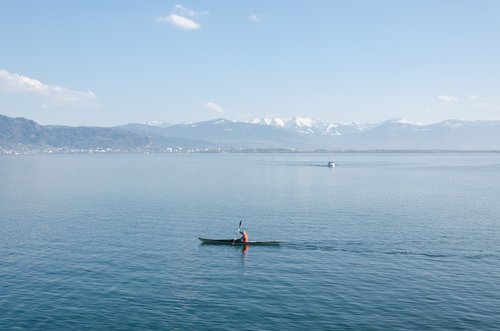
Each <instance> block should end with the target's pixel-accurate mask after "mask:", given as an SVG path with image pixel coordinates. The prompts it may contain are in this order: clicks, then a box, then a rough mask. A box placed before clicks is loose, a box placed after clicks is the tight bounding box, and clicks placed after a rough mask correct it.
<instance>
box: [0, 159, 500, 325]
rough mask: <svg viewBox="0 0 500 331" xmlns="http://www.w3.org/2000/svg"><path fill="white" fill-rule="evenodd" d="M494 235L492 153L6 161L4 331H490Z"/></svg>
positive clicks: (1, 222) (497, 198)
mask: <svg viewBox="0 0 500 331" xmlns="http://www.w3.org/2000/svg"><path fill="white" fill-rule="evenodd" d="M329 160H334V161H336V162H337V163H338V167H336V168H334V169H329V168H327V167H326V166H325V165H326V162H327V161H329ZM499 218H500V155H499V154H339V155H325V154H323V155H315V154H302V155H275V154H274V155H225V154H211V155H39V156H15V157H14V156H0V330H18V329H19V330H21V329H28V330H139V329H141V330H146V329H165V330H187V329H196V330H204V329H221V330H224V329H226V330H230V329H234V328H240V329H246V330H278V329H279V330H285V329H293V330H301V329H305V328H309V329H312V330H321V329H325V330H326V329H329V330H331V329H339V330H388V329H397V330H452V329H453V330H461V329H463V330H498V327H499V325H500V219H499ZM240 220H243V224H244V226H245V228H246V229H247V230H248V232H249V233H250V236H251V239H255V240H281V241H283V242H284V243H283V244H282V245H281V246H280V247H250V249H249V250H248V251H243V250H242V249H241V247H232V246H208V245H200V243H199V241H198V239H197V237H198V236H203V237H209V238H232V237H233V236H234V233H235V228H236V227H237V225H238V222H239V221H240Z"/></svg>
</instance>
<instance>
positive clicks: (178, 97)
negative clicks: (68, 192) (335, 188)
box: [0, 0, 500, 126]
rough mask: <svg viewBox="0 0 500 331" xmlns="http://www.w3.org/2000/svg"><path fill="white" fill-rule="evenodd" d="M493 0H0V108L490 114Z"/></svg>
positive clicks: (494, 80)
mask: <svg viewBox="0 0 500 331" xmlns="http://www.w3.org/2000/svg"><path fill="white" fill-rule="evenodd" d="M499 41H500V1H493V0H492V1H484V0H470V1H460V0H453V1H451V0H450V1H445V0H439V1H436V0H419V1H398V0H392V1H388V0H385V1H375V0H366V1H356V0H353V1H347V0H346V1H333V0H328V1H299V0H296V1H291V0H288V1H279V0H273V1H269V0H263V1H237V0H227V1H165V0H163V1H156V0H148V1H139V0H136V1H126V0H120V1H118V0H108V1H91V0H86V1H63V0H45V1H35V0H33V1H25V0H5V1H2V2H0V42H1V47H0V114H4V115H8V116H22V117H28V118H31V119H34V120H36V121H39V122H40V123H43V124H49V123H50V124H68V125H104V126H108V125H118V124H124V123H129V122H143V121H162V122H168V123H178V122H185V121H200V120H209V119H213V118H219V117H224V118H228V119H233V120H247V119H251V118H254V117H262V116H281V117H293V116H304V117H312V118H315V119H318V120H323V121H329V122H347V121H359V122H378V121H383V120H387V119H391V118H398V117H403V118H406V119H408V120H410V121H415V122H423V123H429V122H437V121H440V120H444V119H464V120H477V119H491V120H500V42H499Z"/></svg>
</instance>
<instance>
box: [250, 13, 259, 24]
mask: <svg viewBox="0 0 500 331" xmlns="http://www.w3.org/2000/svg"><path fill="white" fill-rule="evenodd" d="M248 20H249V21H250V22H254V23H260V21H262V15H260V14H252V15H250V16H248Z"/></svg>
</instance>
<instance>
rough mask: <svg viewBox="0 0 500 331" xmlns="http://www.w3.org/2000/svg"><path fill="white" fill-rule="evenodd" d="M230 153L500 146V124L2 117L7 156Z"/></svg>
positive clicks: (0, 144) (0, 145) (0, 134)
mask: <svg viewBox="0 0 500 331" xmlns="http://www.w3.org/2000/svg"><path fill="white" fill-rule="evenodd" d="M224 150H226V151H239V150H250V151H251V150H255V151H262V150H294V151H312V150H328V151H342V150H483V151H489V150H500V121H461V120H446V121H443V122H439V123H434V124H427V125H423V124H416V123H410V122H408V121H405V120H403V119H393V120H388V121H384V122H381V123H376V124H364V123H356V122H350V123H327V122H321V121H317V120H314V119H310V118H304V117H295V118H290V119H287V118H278V117H275V118H256V119H253V120H251V121H248V122H237V121H230V120H226V119H216V120H211V121H204V122H197V123H185V124H175V125H169V124H163V123H158V122H149V123H132V124H127V125H123V126H118V127H70V126H60V125H40V124H38V123H36V122H34V121H32V120H29V119H25V118H11V117H7V116H3V115H0V153H18V152H21V153H39V152H89V151H90V152H93V151H100V152H171V151H224Z"/></svg>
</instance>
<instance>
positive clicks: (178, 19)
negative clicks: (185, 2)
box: [158, 14, 201, 30]
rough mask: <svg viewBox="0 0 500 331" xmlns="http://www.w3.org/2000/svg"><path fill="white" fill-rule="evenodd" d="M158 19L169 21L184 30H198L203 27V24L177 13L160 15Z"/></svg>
mask: <svg viewBox="0 0 500 331" xmlns="http://www.w3.org/2000/svg"><path fill="white" fill-rule="evenodd" d="M158 21H159V22H167V23H169V24H170V25H172V26H175V27H176V28H179V29H184V30H198V29H199V28H201V25H200V24H199V23H196V22H195V21H193V20H191V19H189V18H186V17H183V16H179V15H176V14H170V15H168V16H166V17H160V18H158Z"/></svg>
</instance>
